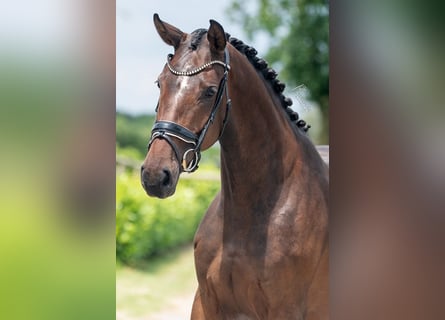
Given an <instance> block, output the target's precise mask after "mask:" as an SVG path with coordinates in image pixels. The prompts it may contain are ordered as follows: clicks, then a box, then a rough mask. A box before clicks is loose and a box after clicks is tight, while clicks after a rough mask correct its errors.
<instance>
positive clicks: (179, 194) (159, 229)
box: [116, 171, 220, 264]
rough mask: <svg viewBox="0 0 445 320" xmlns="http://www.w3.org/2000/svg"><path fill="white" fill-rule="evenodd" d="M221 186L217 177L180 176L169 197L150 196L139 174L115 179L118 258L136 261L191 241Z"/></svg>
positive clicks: (127, 261)
mask: <svg viewBox="0 0 445 320" xmlns="http://www.w3.org/2000/svg"><path fill="white" fill-rule="evenodd" d="M219 188H220V184H219V181H218V180H194V179H181V180H180V181H179V183H178V186H177V189H176V192H175V194H174V195H173V196H172V197H170V198H167V199H163V200H159V199H155V198H150V197H148V196H147V195H146V194H145V191H144V190H143V188H142V187H141V183H140V178H139V173H138V172H137V171H135V172H123V173H121V174H119V175H118V176H117V181H116V258H117V260H118V262H123V263H127V264H132V263H136V262H138V261H140V260H142V259H146V258H150V257H153V256H155V255H159V254H161V253H163V252H164V253H165V251H166V250H168V249H171V248H173V247H176V246H178V245H181V244H184V243H187V242H190V241H191V240H192V239H193V236H194V234H195V231H196V228H197V226H198V224H199V222H200V221H201V218H202V216H203V215H204V213H205V212H206V209H207V208H208V206H209V205H210V203H211V201H212V199H213V198H214V197H215V195H216V193H217V192H218V190H219Z"/></svg>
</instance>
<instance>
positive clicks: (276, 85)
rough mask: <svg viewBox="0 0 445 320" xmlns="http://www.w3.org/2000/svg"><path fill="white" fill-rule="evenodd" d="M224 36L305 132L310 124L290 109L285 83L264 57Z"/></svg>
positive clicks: (236, 40) (295, 123)
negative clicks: (266, 83) (258, 73)
mask: <svg viewBox="0 0 445 320" xmlns="http://www.w3.org/2000/svg"><path fill="white" fill-rule="evenodd" d="M201 37H202V35H201ZM226 37H227V39H228V40H229V42H230V44H231V45H232V46H234V47H235V48H236V49H237V50H238V51H239V52H241V53H243V54H244V55H245V56H246V57H247V59H248V60H249V61H250V63H251V64H252V65H253V66H254V67H255V69H257V70H258V71H260V72H261V73H262V75H263V77H264V79H265V80H266V81H267V82H269V83H270V85H271V86H272V88H273V90H274V91H275V92H276V94H277V95H278V96H279V98H280V101H281V106H282V107H283V109H284V110H285V111H286V114H287V116H288V117H289V119H290V120H291V122H292V123H293V124H294V125H296V127H297V128H299V129H300V130H303V131H304V132H307V131H308V130H309V128H310V127H311V126H310V125H308V124H306V122H305V121H304V120H302V119H299V116H298V113H297V112H296V111H294V110H292V109H291V107H290V106H291V105H292V99H291V98H289V97H285V96H284V95H283V91H284V88H285V87H286V85H285V84H284V83H282V82H281V81H280V80H278V79H277V76H278V74H277V72H276V71H275V70H273V69H272V68H268V67H267V62H266V61H265V60H264V59H261V58H259V57H257V53H258V52H257V51H256V50H255V48H253V47H250V46H248V45H246V44H245V43H244V42H242V41H241V40H239V39H237V38H234V37H231V36H230V35H229V34H226Z"/></svg>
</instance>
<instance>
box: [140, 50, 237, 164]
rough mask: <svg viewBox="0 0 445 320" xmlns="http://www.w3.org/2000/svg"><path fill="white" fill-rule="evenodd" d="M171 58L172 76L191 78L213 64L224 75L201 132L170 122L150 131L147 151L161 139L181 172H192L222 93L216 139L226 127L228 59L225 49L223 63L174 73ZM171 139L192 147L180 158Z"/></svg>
mask: <svg viewBox="0 0 445 320" xmlns="http://www.w3.org/2000/svg"><path fill="white" fill-rule="evenodd" d="M172 57H173V55H171V54H169V55H168V58H167V67H168V68H169V70H170V71H171V72H172V73H173V74H174V75H177V76H193V75H196V74H198V73H200V72H201V71H203V70H204V69H206V68H208V67H210V66H211V65H214V64H218V65H221V66H223V67H224V75H223V77H222V79H221V81H220V83H219V86H218V91H217V93H216V98H215V103H214V104H213V107H212V110H211V112H210V115H209V118H208V119H207V122H206V123H205V125H204V127H203V128H202V130H201V131H200V132H198V133H194V132H192V131H191V130H189V129H187V128H186V127H184V126H181V125H180V124H177V123H175V122H171V121H156V122H155V124H154V126H153V129H152V130H151V138H150V141H149V143H148V149H149V150H150V147H151V145H152V143H153V141H154V140H156V139H163V140H165V141H167V142H168V144H169V145H170V146H171V147H172V149H173V151H174V153H175V156H176V159H177V160H178V162H179V166H180V168H181V170H182V171H185V172H193V171H195V170H196V169H198V163H199V161H200V160H201V145H202V143H203V141H204V138H205V136H206V134H207V131H208V130H209V127H210V125H211V124H212V123H213V121H214V119H215V116H216V113H217V112H218V109H219V106H220V104H221V101H222V96H223V94H224V92H225V93H226V114H225V116H224V120H223V124H222V128H221V132H220V134H219V137H218V139H219V138H221V136H222V134H223V132H224V128H225V127H226V124H227V120H228V117H229V112H230V106H231V101H230V98H229V92H228V89H227V79H228V73H229V70H230V65H229V62H230V57H229V52H228V50H227V48H226V49H225V51H224V62H222V61H218V60H214V61H211V62H208V63H206V64H204V65H202V66H201V67H199V68H196V69H194V70H190V71H176V70H175V69H174V68H173V67H172V66H171V65H170V60H171V59H172ZM156 109H157V108H156ZM172 138H176V139H179V140H181V141H183V142H185V143H187V144H190V145H192V147H191V148H189V149H187V150H186V151H185V152H184V154H183V155H182V157H181V156H180V151H179V148H178V147H177V145H176V143H175V142H174V141H173V140H172ZM189 153H191V154H192V155H193V158H192V160H191V161H190V162H189V163H187V156H188V154H189Z"/></svg>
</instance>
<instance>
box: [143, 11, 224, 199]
mask: <svg viewBox="0 0 445 320" xmlns="http://www.w3.org/2000/svg"><path fill="white" fill-rule="evenodd" d="M153 20H154V24H155V27H156V30H157V32H158V33H159V36H160V37H161V39H162V40H163V41H164V42H165V43H166V44H168V45H170V46H173V48H174V54H170V55H168V57H167V63H166V65H165V67H164V68H163V70H162V72H161V74H160V75H159V77H158V79H157V81H156V83H157V85H158V87H159V89H160V95H159V101H158V106H157V108H156V109H157V115H156V122H155V125H154V126H153V130H152V135H151V139H150V142H149V146H148V152H147V155H146V158H145V160H144V162H143V165H142V167H141V182H142V186H143V187H144V189H145V191H146V192H147V194H148V195H150V196H156V197H159V198H166V197H169V196H171V195H173V194H174V192H175V190H176V185H177V182H178V179H179V175H180V174H181V173H182V172H193V171H194V170H196V169H197V167H198V163H199V160H200V157H201V155H200V152H201V150H206V149H207V148H209V147H210V146H211V145H213V144H214V143H215V142H216V141H217V140H218V138H219V137H220V135H221V134H222V132H223V129H224V126H225V123H226V120H227V115H228V111H229V106H230V99H229V97H228V91H227V85H226V83H227V79H228V71H229V69H230V66H229V55H228V52H227V49H226V43H227V36H226V33H225V32H224V29H223V28H222V26H221V25H220V24H219V23H218V22H216V21H213V20H210V27H209V29H208V31H207V30H204V29H198V30H196V31H194V32H192V33H191V34H187V33H184V32H182V31H181V30H179V29H178V28H176V27H174V26H172V25H170V24H168V23H166V22H163V21H162V20H161V19H160V18H159V16H158V15H157V14H155V15H154V17H153ZM223 101H225V102H224V103H223ZM221 105H223V106H224V105H225V106H226V107H225V108H224V107H221V108H220V106H221Z"/></svg>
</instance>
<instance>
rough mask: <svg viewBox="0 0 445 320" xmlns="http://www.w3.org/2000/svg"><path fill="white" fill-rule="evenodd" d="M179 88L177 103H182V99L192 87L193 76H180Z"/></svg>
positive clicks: (176, 97) (176, 96) (176, 95)
mask: <svg viewBox="0 0 445 320" xmlns="http://www.w3.org/2000/svg"><path fill="white" fill-rule="evenodd" d="M179 81H180V82H179V88H178V91H177V92H176V94H175V105H176V106H177V105H178V103H180V100H181V99H183V98H184V96H185V95H186V94H187V92H189V90H190V88H191V83H192V78H191V77H187V76H180V80H179Z"/></svg>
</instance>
